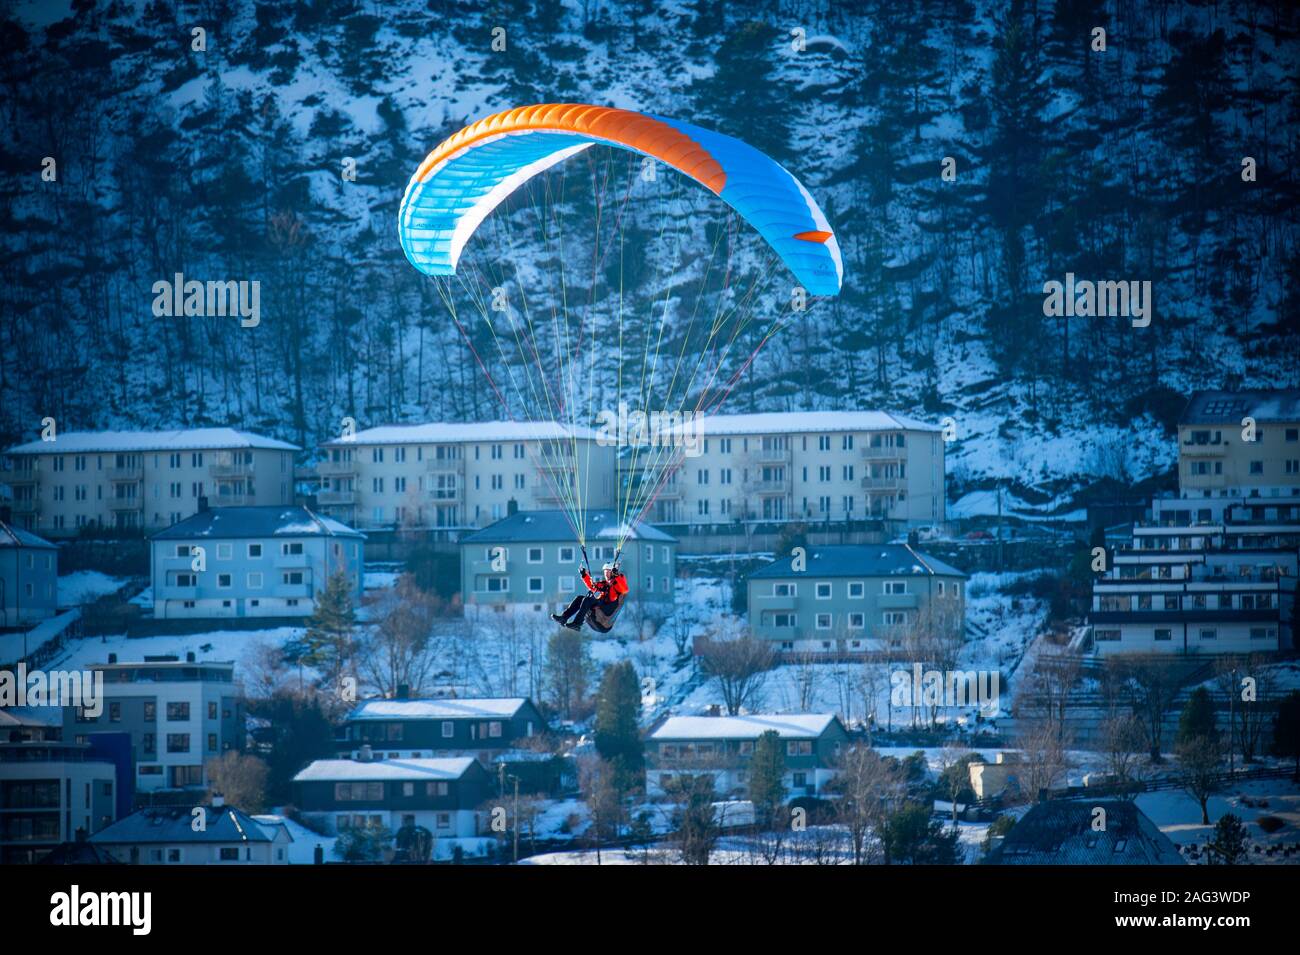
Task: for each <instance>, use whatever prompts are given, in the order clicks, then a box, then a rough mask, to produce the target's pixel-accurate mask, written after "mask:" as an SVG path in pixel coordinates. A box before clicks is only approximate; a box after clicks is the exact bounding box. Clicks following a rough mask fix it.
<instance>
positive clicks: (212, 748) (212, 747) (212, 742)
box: [208, 733, 217, 753]
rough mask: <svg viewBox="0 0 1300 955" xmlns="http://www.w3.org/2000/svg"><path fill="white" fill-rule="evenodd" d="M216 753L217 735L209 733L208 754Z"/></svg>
mask: <svg viewBox="0 0 1300 955" xmlns="http://www.w3.org/2000/svg"><path fill="white" fill-rule="evenodd" d="M216 751H217V734H216V733H209V734H208V752H209V753H215V752H216Z"/></svg>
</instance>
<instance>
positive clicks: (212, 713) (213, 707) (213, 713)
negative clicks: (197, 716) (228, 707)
mask: <svg viewBox="0 0 1300 955" xmlns="http://www.w3.org/2000/svg"><path fill="white" fill-rule="evenodd" d="M216 718H217V704H216V703H215V702H214V703H209V704H208V719H210V720H215V719H216Z"/></svg>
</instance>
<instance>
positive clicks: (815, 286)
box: [398, 116, 842, 295]
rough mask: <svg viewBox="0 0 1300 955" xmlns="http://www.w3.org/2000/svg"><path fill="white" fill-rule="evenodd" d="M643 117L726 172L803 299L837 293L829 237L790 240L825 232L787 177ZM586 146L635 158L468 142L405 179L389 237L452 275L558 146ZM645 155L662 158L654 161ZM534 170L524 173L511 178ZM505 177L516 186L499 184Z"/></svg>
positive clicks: (576, 138) (565, 135)
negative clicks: (499, 210) (483, 226)
mask: <svg viewBox="0 0 1300 955" xmlns="http://www.w3.org/2000/svg"><path fill="white" fill-rule="evenodd" d="M652 118H654V119H656V120H658V121H659V122H662V123H664V124H665V125H667V126H670V127H672V128H673V129H675V130H677V131H678V132H680V133H682V134H683V135H685V136H688V137H690V138H691V139H693V140H694V141H695V142H697V143H698V144H699V145H700V146H702V147H703V148H704V149H705V150H706V151H707V152H709V153H711V154H712V156H713V158H714V159H715V160H716V161H717V162H718V164H719V165H720V166H721V167H722V170H723V172H724V173H725V175H726V183H725V185H724V186H723V189H722V193H721V198H722V199H723V200H724V201H725V202H727V203H728V204H729V205H730V206H731V207H732V208H733V209H735V210H736V212H737V213H739V214H740V216H741V217H742V218H744V219H745V221H746V222H748V223H749V224H750V225H752V226H753V227H754V228H755V229H756V230H757V231H758V233H759V234H760V235H762V237H763V238H764V239H765V240H766V241H767V243H768V244H769V245H770V246H771V247H772V248H773V250H774V251H775V252H776V253H777V255H779V256H780V258H781V260H782V261H783V262H785V264H786V266H787V267H788V268H789V269H790V271H791V272H792V273H793V274H794V276H795V278H796V279H797V280H798V281H799V282H800V284H801V285H803V287H804V288H806V289H807V290H808V292H809V293H810V294H812V295H836V294H838V293H839V291H840V287H841V284H842V279H841V274H840V267H839V265H838V254H839V250H838V245H837V244H836V240H835V238H834V237H832V238H830V239H829V240H827V241H826V242H821V241H816V240H814V241H809V240H806V239H797V238H795V235H796V234H798V233H805V232H814V231H825V232H830V231H831V229H830V226H829V225H828V224H827V223H826V220H825V217H824V216H822V215H821V213H820V210H817V213H816V214H814V212H813V210H814V209H816V205H815V204H814V203H813V202H812V200H811V198H806V197H805V193H804V192H803V191H802V190H801V187H800V185H799V183H798V180H796V179H795V177H794V176H792V175H791V174H790V173H789V172H788V171H786V170H785V169H784V168H783V167H782V166H781V165H780V164H778V163H777V162H775V161H774V160H772V159H771V158H769V157H768V156H766V155H764V154H763V153H761V152H760V151H759V150H757V149H755V148H754V147H752V146H750V145H748V144H746V143H743V142H741V141H740V140H738V139H734V138H732V137H730V136H724V135H723V134H721V133H715V132H713V131H711V130H707V129H702V128H700V127H698V126H693V125H691V124H690V123H683V122H679V121H677V120H673V119H667V118H665V117H661V116H655V117H652ZM595 143H602V144H606V145H610V146H618V147H619V148H621V149H628V150H630V151H632V152H641V150H638V149H634V148H632V147H630V146H627V145H625V144H623V143H620V142H617V141H615V140H610V139H605V138H603V137H597V136H589V135H584V134H580V133H571V132H561V131H552V130H536V131H514V132H510V133H508V134H506V135H503V136H500V137H497V138H489V139H485V140H482V141H479V142H476V143H473V144H472V145H470V146H469V147H468V148H467V149H465V150H464V151H462V152H460V153H458V154H455V155H453V156H452V158H451V159H449V160H447V161H446V162H444V163H443V164H442V165H441V166H440V167H438V168H437V169H435V170H434V171H433V173H432V174H431V175H429V176H428V178H427V180H426V181H424V182H420V181H418V180H417V179H414V178H413V179H412V180H411V182H410V184H409V185H408V186H407V189H406V195H405V196H404V197H403V199H402V205H401V210H400V212H399V214H398V232H399V236H400V239H401V244H402V250H403V251H404V252H405V253H406V257H407V259H409V260H410V262H411V264H412V265H414V266H415V267H416V268H417V269H419V270H420V271H421V272H424V273H425V274H427V275H451V274H454V273H455V271H456V263H457V260H458V259H459V255H460V251H461V247H463V245H464V244H465V241H466V240H467V239H468V237H469V235H470V234H472V233H473V231H474V229H476V228H478V225H479V223H480V222H481V221H482V220H483V218H484V217H485V216H486V215H487V214H489V213H490V212H491V211H492V209H493V208H495V206H496V205H497V204H499V203H500V202H502V201H504V200H505V198H506V197H507V196H508V195H509V193H510V192H511V191H513V189H514V188H517V187H518V186H519V185H522V184H523V183H524V182H525V181H526V180H527V178H530V177H531V175H536V174H537V173H540V172H541V171H543V170H544V169H545V168H547V167H548V166H549V165H551V164H553V163H554V162H555V161H558V160H559V159H560V158H564V151H565V150H574V151H577V150H578V149H580V148H585V147H586V146H590V145H593V144H595ZM557 154H558V155H557ZM568 155H572V153H569V154H568ZM642 155H648V154H646V153H642ZM653 158H655V159H659V160H660V161H663V157H659V156H655V157H653ZM534 164H536V168H535V169H533V170H532V172H531V173H529V174H528V175H522V174H521V173H522V172H523V171H524V170H527V169H528V167H530V166H533V165H534ZM512 177H517V179H518V181H517V182H514V183H513V184H511V185H509V186H508V188H507V187H506V185H505V184H507V182H508V180H510V179H511V178H512ZM494 191H495V192H494Z"/></svg>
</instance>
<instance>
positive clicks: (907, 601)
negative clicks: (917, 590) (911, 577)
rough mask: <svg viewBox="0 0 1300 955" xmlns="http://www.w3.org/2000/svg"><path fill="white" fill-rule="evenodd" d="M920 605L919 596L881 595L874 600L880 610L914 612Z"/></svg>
mask: <svg viewBox="0 0 1300 955" xmlns="http://www.w3.org/2000/svg"><path fill="white" fill-rule="evenodd" d="M920 605H921V595H920V594H881V595H880V596H879V597H877V598H876V606H877V607H879V608H880V609H881V610H915V609H916V608H917V607H919V606H920Z"/></svg>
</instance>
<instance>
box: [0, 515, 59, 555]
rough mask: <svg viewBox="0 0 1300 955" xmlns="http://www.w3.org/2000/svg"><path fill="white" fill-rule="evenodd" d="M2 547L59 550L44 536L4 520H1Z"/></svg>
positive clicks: (0, 539)
mask: <svg viewBox="0 0 1300 955" xmlns="http://www.w3.org/2000/svg"><path fill="white" fill-rule="evenodd" d="M0 547H41V548H45V549H48V550H58V548H57V547H55V546H54V545H53V544H51V543H50V542H49V541H47V540H46V539H45V538H44V537H37V536H36V535H35V534H33V533H32V532H31V531H25V530H23V529H22V528H21V527H14V526H13V525H12V524H7V523H5V522H4V521H0Z"/></svg>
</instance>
